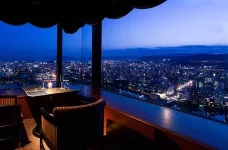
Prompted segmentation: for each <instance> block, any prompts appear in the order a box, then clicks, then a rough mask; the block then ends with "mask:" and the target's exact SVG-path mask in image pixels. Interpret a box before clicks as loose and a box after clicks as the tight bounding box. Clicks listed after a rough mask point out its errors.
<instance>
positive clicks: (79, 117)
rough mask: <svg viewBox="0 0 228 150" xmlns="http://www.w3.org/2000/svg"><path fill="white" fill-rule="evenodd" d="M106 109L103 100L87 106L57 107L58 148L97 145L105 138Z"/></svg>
mask: <svg viewBox="0 0 228 150" xmlns="http://www.w3.org/2000/svg"><path fill="white" fill-rule="evenodd" d="M104 107H105V101H104V100H103V99H99V100H97V101H95V102H93V103H89V104H85V105H79V106H65V107H55V108H54V110H53V114H54V117H55V120H56V123H57V132H58V133H57V134H58V135H57V137H58V139H57V140H58V142H57V143H58V146H59V147H61V146H64V147H66V146H69V147H70V146H75V147H77V148H82V147H84V146H85V147H87V146H88V145H93V144H95V143H96V142H97V141H96V140H99V139H100V138H101V137H102V136H103V129H104V127H103V119H104ZM72 137H73V138H72ZM59 141H60V143H61V144H62V145H59ZM75 142H76V143H75Z"/></svg>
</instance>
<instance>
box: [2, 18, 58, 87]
mask: <svg viewBox="0 0 228 150" xmlns="http://www.w3.org/2000/svg"><path fill="white" fill-rule="evenodd" d="M56 31H57V29H56V26H53V27H51V28H47V29H41V28H37V27H35V26H33V25H31V24H25V25H22V26H11V25H8V24H6V23H4V22H1V21H0V33H1V34H0V51H1V54H0V89H8V88H18V87H21V86H25V85H30V84H40V83H42V82H43V81H55V80H56V78H55V76H56V75H55V72H56V66H55V64H56V63H55V61H56V45H57V43H56V39H57V32H56Z"/></svg>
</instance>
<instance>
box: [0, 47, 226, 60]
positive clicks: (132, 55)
mask: <svg viewBox="0 0 228 150" xmlns="http://www.w3.org/2000/svg"><path fill="white" fill-rule="evenodd" d="M0 51H1V50H0ZM201 53H202V54H205V53H207V54H219V53H220V54H224V53H228V46H227V45H187V46H176V47H154V48H128V49H112V50H111V49H109V50H106V49H103V51H102V59H103V60H105V59H113V60H126V59H137V58H138V57H143V56H163V57H164V56H169V57H170V56H179V57H182V56H188V55H193V54H201ZM50 55H51V56H53V55H54V56H55V55H56V54H53V52H52V53H50V54H48V55H44V56H43V55H33V54H32V53H30V52H28V53H26V54H25V52H24V51H23V53H21V54H20V53H15V56H14V54H13V53H10V54H8V55H7V53H2V54H0V60H55V59H56V57H50ZM81 55H82V56H83V57H84V58H83V59H84V60H86V59H91V55H92V53H91V49H84V50H82V54H81V52H79V51H75V53H72V54H67V53H64V56H63V60H81Z"/></svg>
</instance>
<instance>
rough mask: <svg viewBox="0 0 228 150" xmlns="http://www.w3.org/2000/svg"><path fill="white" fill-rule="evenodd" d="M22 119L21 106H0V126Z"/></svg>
mask: <svg viewBox="0 0 228 150" xmlns="http://www.w3.org/2000/svg"><path fill="white" fill-rule="evenodd" d="M20 120H21V106H20V105H9V106H0V126H5V125H10V124H17V123H19V122H20Z"/></svg>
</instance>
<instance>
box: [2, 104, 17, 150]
mask: <svg viewBox="0 0 228 150" xmlns="http://www.w3.org/2000/svg"><path fill="white" fill-rule="evenodd" d="M20 125H21V106H20V105H9V106H0V149H17V148H18V144H19V142H20Z"/></svg>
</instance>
